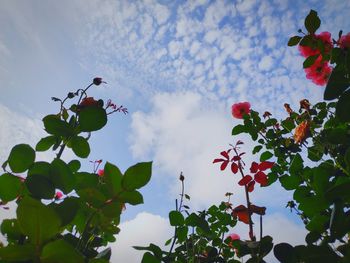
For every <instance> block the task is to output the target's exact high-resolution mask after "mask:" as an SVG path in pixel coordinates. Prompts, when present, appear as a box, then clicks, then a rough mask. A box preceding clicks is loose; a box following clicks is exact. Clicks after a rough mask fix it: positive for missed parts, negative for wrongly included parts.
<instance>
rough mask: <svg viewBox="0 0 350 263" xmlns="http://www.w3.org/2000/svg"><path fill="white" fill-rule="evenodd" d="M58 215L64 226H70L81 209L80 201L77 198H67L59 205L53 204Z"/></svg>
mask: <svg viewBox="0 0 350 263" xmlns="http://www.w3.org/2000/svg"><path fill="white" fill-rule="evenodd" d="M52 207H53V208H54V209H55V211H56V213H57V214H58V215H59V216H60V218H61V222H62V226H65V225H67V224H69V223H70V222H71V221H72V220H73V219H74V217H75V215H76V214H77V212H78V209H79V207H80V205H79V199H78V198H76V197H67V198H65V199H64V200H63V202H61V203H59V204H55V203H53V204H52Z"/></svg>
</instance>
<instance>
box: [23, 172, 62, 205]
mask: <svg viewBox="0 0 350 263" xmlns="http://www.w3.org/2000/svg"><path fill="white" fill-rule="evenodd" d="M25 184H26V186H27V188H28V190H29V192H30V193H31V194H32V196H33V197H35V198H38V199H42V198H43V199H52V198H53V197H54V195H55V186H54V185H53V183H52V181H51V180H50V179H49V178H47V177H46V176H44V175H40V174H32V175H29V176H28V177H27V179H26V180H25Z"/></svg>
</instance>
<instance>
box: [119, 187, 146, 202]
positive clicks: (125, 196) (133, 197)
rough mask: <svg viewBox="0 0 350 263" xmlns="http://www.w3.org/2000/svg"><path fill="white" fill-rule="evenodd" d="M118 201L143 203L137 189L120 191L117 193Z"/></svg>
mask: <svg viewBox="0 0 350 263" xmlns="http://www.w3.org/2000/svg"><path fill="white" fill-rule="evenodd" d="M119 199H120V201H122V202H123V203H128V204H131V205H139V204H143V197H142V194H140V192H138V191H136V190H135V191H130V192H122V193H120V195H119Z"/></svg>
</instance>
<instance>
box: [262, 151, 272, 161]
mask: <svg viewBox="0 0 350 263" xmlns="http://www.w3.org/2000/svg"><path fill="white" fill-rule="evenodd" d="M272 156H273V154H272V153H271V152H269V151H266V152H263V153H262V154H261V155H260V162H264V161H266V160H268V159H270V158H271V157H272Z"/></svg>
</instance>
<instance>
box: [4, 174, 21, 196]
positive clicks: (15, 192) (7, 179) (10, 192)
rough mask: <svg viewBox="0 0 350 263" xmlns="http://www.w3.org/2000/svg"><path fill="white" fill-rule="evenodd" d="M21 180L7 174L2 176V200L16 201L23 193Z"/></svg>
mask: <svg viewBox="0 0 350 263" xmlns="http://www.w3.org/2000/svg"><path fill="white" fill-rule="evenodd" d="M21 187H22V182H21V180H20V179H19V178H18V177H17V176H14V175H12V174H9V173H5V174H3V175H1V176H0V199H1V200H2V201H3V202H10V201H12V200H14V199H16V198H17V197H18V196H19V195H20V192H21Z"/></svg>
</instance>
